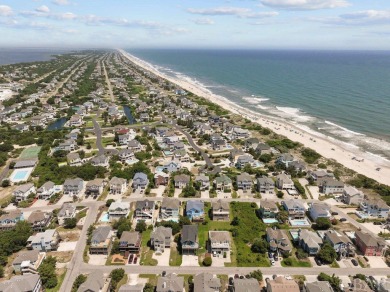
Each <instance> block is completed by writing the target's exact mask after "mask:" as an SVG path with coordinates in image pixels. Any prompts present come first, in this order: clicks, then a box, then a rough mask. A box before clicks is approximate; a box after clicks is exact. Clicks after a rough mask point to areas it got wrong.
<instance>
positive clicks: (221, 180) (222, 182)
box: [214, 174, 232, 192]
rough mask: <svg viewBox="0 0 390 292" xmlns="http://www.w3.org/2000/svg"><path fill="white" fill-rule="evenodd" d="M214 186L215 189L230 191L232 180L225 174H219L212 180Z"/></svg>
mask: <svg viewBox="0 0 390 292" xmlns="http://www.w3.org/2000/svg"><path fill="white" fill-rule="evenodd" d="M214 188H215V189H216V190H217V191H223V192H230V190H231V189H232V180H231V179H230V177H228V176H227V175H224V174H222V175H220V176H219V177H216V178H215V180H214Z"/></svg>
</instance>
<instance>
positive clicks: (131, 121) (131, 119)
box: [123, 105, 136, 125]
mask: <svg viewBox="0 0 390 292" xmlns="http://www.w3.org/2000/svg"><path fill="white" fill-rule="evenodd" d="M123 111H124V112H125V115H126V117H127V120H128V121H129V124H130V125H132V124H135V123H136V121H135V119H134V117H133V115H132V114H131V108H130V107H129V106H127V105H124V106H123Z"/></svg>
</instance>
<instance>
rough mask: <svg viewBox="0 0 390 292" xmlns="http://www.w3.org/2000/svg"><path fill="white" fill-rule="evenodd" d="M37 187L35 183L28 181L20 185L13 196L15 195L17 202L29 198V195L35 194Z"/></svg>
mask: <svg viewBox="0 0 390 292" xmlns="http://www.w3.org/2000/svg"><path fill="white" fill-rule="evenodd" d="M35 192H36V189H35V186H34V184H32V183H27V184H23V185H20V186H18V187H17V188H16V189H15V190H14V191H13V192H12V194H13V196H14V197H15V202H17V203H19V202H22V201H25V200H27V197H28V196H29V195H32V194H35Z"/></svg>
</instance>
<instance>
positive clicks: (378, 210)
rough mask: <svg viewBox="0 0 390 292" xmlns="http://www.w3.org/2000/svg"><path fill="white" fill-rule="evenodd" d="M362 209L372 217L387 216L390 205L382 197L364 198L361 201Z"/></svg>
mask: <svg viewBox="0 0 390 292" xmlns="http://www.w3.org/2000/svg"><path fill="white" fill-rule="evenodd" d="M360 209H361V210H362V211H363V212H364V213H365V214H367V215H368V216H370V217H376V218H387V217H388V215H389V206H388V205H387V204H386V202H385V201H383V200H382V199H379V198H378V199H364V200H363V201H362V202H361V203H360Z"/></svg>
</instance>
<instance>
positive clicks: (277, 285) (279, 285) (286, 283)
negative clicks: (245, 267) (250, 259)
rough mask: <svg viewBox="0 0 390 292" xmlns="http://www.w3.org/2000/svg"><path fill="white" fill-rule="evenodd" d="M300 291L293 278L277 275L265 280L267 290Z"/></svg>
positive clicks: (280, 291) (279, 291)
mask: <svg viewBox="0 0 390 292" xmlns="http://www.w3.org/2000/svg"><path fill="white" fill-rule="evenodd" d="M282 291H289V292H300V291H301V290H300V289H299V285H298V284H297V282H295V281H294V280H293V279H286V278H285V277H283V276H278V277H276V278H275V279H272V280H268V281H267V292H282Z"/></svg>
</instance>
